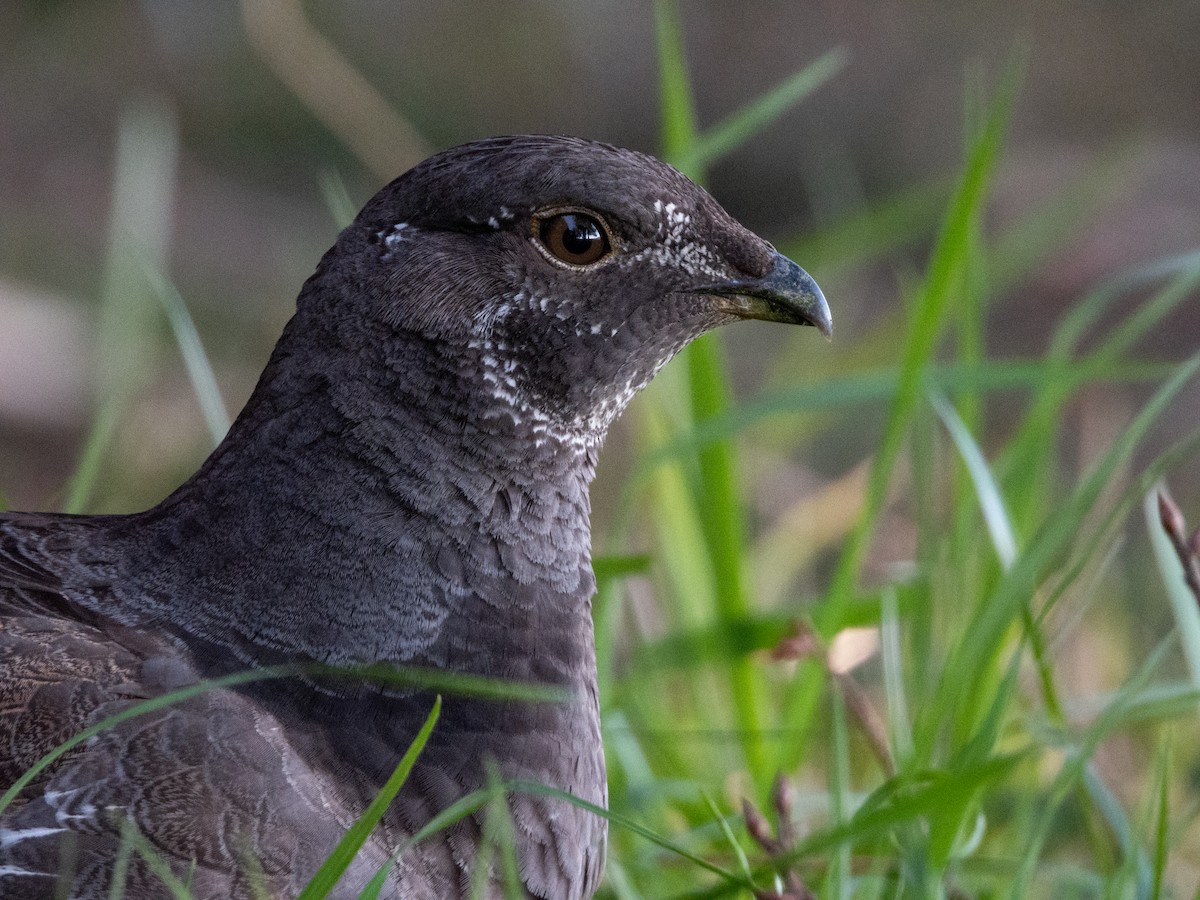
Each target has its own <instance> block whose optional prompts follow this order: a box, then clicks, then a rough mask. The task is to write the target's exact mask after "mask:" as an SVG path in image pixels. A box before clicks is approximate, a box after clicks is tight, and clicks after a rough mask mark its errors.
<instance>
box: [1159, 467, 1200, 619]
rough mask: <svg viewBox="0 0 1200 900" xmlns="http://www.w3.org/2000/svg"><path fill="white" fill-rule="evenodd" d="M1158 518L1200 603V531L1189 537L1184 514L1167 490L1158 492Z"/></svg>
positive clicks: (1185, 579) (1187, 581)
mask: <svg viewBox="0 0 1200 900" xmlns="http://www.w3.org/2000/svg"><path fill="white" fill-rule="evenodd" d="M1158 518H1159V520H1160V521H1161V522H1162V527H1163V531H1165V532H1166V534H1167V537H1168V538H1170V539H1171V545H1172V546H1173V547H1174V548H1175V554H1176V555H1177V556H1178V557H1179V562H1180V564H1181V565H1182V566H1183V580H1184V582H1186V584H1187V586H1188V589H1189V590H1190V591H1191V592H1192V596H1194V597H1195V598H1196V602H1197V603H1200V529H1198V530H1197V531H1195V532H1194V533H1193V534H1192V535H1191V536H1190V537H1189V536H1188V533H1187V523H1186V522H1185V521H1184V518H1183V512H1182V511H1180V509H1179V506H1178V504H1176V503H1175V501H1174V500H1172V499H1171V495H1170V494H1168V493H1167V491H1166V488H1162V489H1160V490H1159V492H1158Z"/></svg>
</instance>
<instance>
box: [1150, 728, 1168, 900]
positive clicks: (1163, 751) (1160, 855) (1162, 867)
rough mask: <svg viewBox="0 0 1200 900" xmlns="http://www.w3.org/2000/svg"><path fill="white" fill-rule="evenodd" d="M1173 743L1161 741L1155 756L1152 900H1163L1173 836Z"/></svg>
mask: <svg viewBox="0 0 1200 900" xmlns="http://www.w3.org/2000/svg"><path fill="white" fill-rule="evenodd" d="M1171 750H1172V741H1171V740H1170V738H1169V737H1168V739H1167V740H1164V741H1161V742H1160V743H1159V745H1158V752H1157V753H1156V754H1155V756H1156V760H1155V766H1154V784H1155V785H1157V786H1158V791H1157V795H1158V796H1157V806H1158V809H1157V811H1156V812H1157V816H1156V818H1155V822H1154V860H1153V865H1154V870H1153V883H1152V885H1151V889H1150V898H1151V900H1162V895H1163V877H1164V875H1165V874H1166V871H1167V849H1168V846H1169V844H1170V835H1171V772H1172V771H1173V769H1172V766H1171V762H1172V755H1173V754H1172V752H1171Z"/></svg>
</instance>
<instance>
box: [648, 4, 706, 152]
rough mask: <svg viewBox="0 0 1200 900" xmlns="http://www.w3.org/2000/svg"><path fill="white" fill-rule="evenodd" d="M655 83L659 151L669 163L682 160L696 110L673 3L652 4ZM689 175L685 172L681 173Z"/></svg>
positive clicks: (691, 139)
mask: <svg viewBox="0 0 1200 900" xmlns="http://www.w3.org/2000/svg"><path fill="white" fill-rule="evenodd" d="M654 25H655V36H656V39H657V42H658V81H659V90H660V99H661V103H662V110H661V113H660V115H661V118H662V148H663V155H664V156H666V158H667V160H668V161H669V162H678V161H681V160H683V159H684V158H685V157H686V156H687V153H688V151H689V149H690V148H691V147H692V146H693V145H694V144H695V142H696V133H697V131H696V110H695V107H694V106H693V103H692V89H691V84H690V80H689V78H688V73H687V60H686V59H685V55H684V51H683V26H682V24H681V22H680V20H679V7H678V4H677V3H676V0H657V2H656V3H655V4H654ZM681 171H683V172H684V173H685V174H688V175H691V174H692V172H689V171H688V170H687V169H681Z"/></svg>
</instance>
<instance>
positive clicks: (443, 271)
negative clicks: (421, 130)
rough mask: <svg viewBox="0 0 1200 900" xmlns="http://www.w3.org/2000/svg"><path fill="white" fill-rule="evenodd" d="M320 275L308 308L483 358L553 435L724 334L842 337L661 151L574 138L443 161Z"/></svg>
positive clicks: (403, 191) (610, 413) (510, 141)
mask: <svg viewBox="0 0 1200 900" xmlns="http://www.w3.org/2000/svg"><path fill="white" fill-rule="evenodd" d="M322 271H323V272H324V273H326V274H332V273H334V272H336V273H337V275H336V277H337V278H338V279H339V280H340V287H341V288H342V289H341V290H337V291H333V292H330V291H328V290H322V291H312V290H310V291H308V292H306V295H307V297H308V298H310V299H312V300H313V302H314V304H315V305H318V306H319V305H321V303H320V302H319V301H317V300H316V298H318V297H320V298H324V302H325V303H328V302H329V300H330V298H331V297H332V298H335V300H334V302H336V303H339V304H345V305H358V306H359V307H360V308H359V309H358V310H357V315H360V316H366V317H367V318H369V319H371V320H373V321H374V322H376V323H377V324H381V325H384V326H386V327H387V328H389V329H395V330H396V331H398V332H403V333H407V334H417V335H420V336H422V337H423V338H424V339H426V340H428V341H430V342H433V343H436V344H438V345H439V346H442V347H447V348H453V350H454V351H455V352H458V353H460V354H462V355H463V357H464V358H470V359H473V360H476V361H477V362H478V365H479V366H481V367H482V368H483V370H484V371H483V378H484V381H485V382H486V383H487V384H488V385H489V386H490V388H491V390H492V392H493V394H494V397H493V399H494V400H497V401H499V402H500V403H502V404H503V405H505V406H506V407H507V408H508V409H510V410H511V411H512V412H513V414H514V416H515V417H516V418H518V419H521V418H524V419H526V420H530V421H532V422H533V424H534V426H535V427H540V428H541V429H543V430H544V431H546V432H549V433H556V434H560V435H562V434H566V435H574V436H583V437H598V436H601V435H602V434H603V431H604V429H605V428H606V427H607V425H608V424H609V423H610V422H611V420H612V418H613V417H614V416H615V415H616V414H617V413H619V412H620V410H621V409H622V408H623V407H624V405H625V403H626V402H627V401H628V400H629V398H630V397H631V396H632V395H633V394H634V393H635V392H636V391H637V390H638V389H639V388H641V387H642V386H644V385H645V384H646V383H647V382H648V381H649V380H650V378H651V377H653V375H654V374H655V372H657V371H658V369H659V368H661V366H662V365H663V364H664V363H666V362H667V360H669V359H670V358H671V356H672V355H674V354H675V353H676V352H677V351H679V350H680V349H681V348H682V347H683V346H684V345H685V344H687V343H688V341H690V340H691V339H692V338H694V337H696V336H698V335H699V334H701V333H703V332H704V331H707V330H708V329H711V328H713V327H715V326H717V325H721V324H723V323H725V322H729V321H732V320H735V319H747V318H756V319H769V320H775V321H782V322H792V323H798V324H806V325H814V326H816V327H817V328H818V329H819V330H820V331H821V332H822V333H824V334H825V335H827V336H828V335H829V333H830V328H831V322H830V315H829V309H828V307H827V306H826V304H825V299H824V297H823V296H822V295H821V291H820V289H819V288H818V287H817V285H816V284H815V282H813V280H812V279H811V278H810V277H809V276H808V275H807V274H806V273H805V272H804V270H803V269H801V268H800V267H799V266H797V265H796V264H795V263H793V262H791V261H790V260H788V259H786V258H785V257H783V256H781V255H780V254H779V253H777V252H776V251H775V250H774V248H773V247H772V246H771V245H770V244H768V243H767V242H766V241H764V240H762V239H761V238H759V237H758V236H756V235H754V234H753V233H751V232H750V231H748V230H747V229H746V228H744V227H742V226H741V225H740V224H738V223H737V222H736V221H735V220H734V219H733V218H732V217H730V216H729V214H728V213H726V212H725V210H724V209H722V208H721V206H720V205H718V204H717V202H716V201H715V200H713V198H712V197H711V196H710V195H709V194H708V193H707V192H705V191H704V190H703V189H702V188H700V187H699V186H697V185H696V184H694V183H693V182H692V181H690V180H689V179H688V178H686V177H685V176H684V175H682V174H681V173H679V172H678V171H676V170H675V169H673V168H671V167H670V166H668V165H666V164H664V163H662V162H659V161H658V160H656V159H654V158H652V157H650V156H646V155H644V154H641V153H637V152H633V151H629V150H623V149H618V148H616V147H611V146H608V145H606V144H601V143H596V142H592V141H586V140H581V139H577V138H567V137H548V136H521V137H506V138H494V139H490V140H483V141H477V142H475V143H471V144H466V145H464V146H461V147H458V148H455V149H452V150H449V151H446V152H444V153H442V154H439V155H437V156H434V157H433V158H431V159H429V160H427V161H425V162H424V163H422V164H420V165H418V166H417V167H416V168H414V169H412V170H411V171H409V172H408V173H406V174H405V175H402V176H401V177H400V178H398V179H396V180H395V181H393V182H392V183H391V184H389V185H388V186H387V187H385V188H383V189H382V190H381V191H380V192H379V193H378V194H377V195H376V196H375V198H374V199H373V200H371V201H370V202H369V203H368V204H367V206H366V207H365V208H364V209H363V210H362V212H361V213H360V214H359V215H358V217H357V218H356V220H355V221H354V223H353V224H352V225H351V226H350V227H349V228H347V229H346V230H345V231H344V232H343V233H342V235H341V237H340V238H339V240H338V243H337V245H336V247H335V248H334V250H333V251H332V252H331V255H330V256H329V257H327V260H326V265H325V266H323V267H322ZM347 276H349V279H348V280H347ZM322 282H323V279H322V272H318V275H317V276H316V277H315V283H316V284H322ZM347 288H348V289H347ZM305 305H306V304H305V298H304V297H302V299H301V311H302V312H303V311H304V308H305ZM363 307H365V308H363ZM319 315H320V316H321V317H322V318H323V319H327V318H328V317H329V315H330V311H329V310H327V309H321V310H320V311H319ZM471 374H472V376H473V377H474V379H475V380H476V381H478V377H479V373H478V372H472V373H471Z"/></svg>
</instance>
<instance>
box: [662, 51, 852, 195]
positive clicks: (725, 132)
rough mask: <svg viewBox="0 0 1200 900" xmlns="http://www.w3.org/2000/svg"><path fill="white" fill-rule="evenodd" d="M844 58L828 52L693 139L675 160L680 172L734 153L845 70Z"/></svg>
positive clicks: (843, 54) (699, 168) (696, 169)
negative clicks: (682, 153)
mask: <svg viewBox="0 0 1200 900" xmlns="http://www.w3.org/2000/svg"><path fill="white" fill-rule="evenodd" d="M847 56H848V54H847V53H846V51H845V50H843V49H842V48H836V49H834V50H830V51H829V52H827V53H826V54H825V55H824V56H821V57H820V58H818V59H817V60H815V61H814V62H812V63H810V64H809V65H807V66H805V67H804V68H803V69H801V70H800V71H799V72H796V73H794V74H793V75H792V76H791V77H789V78H787V79H785V80H784V81H783V82H781V83H780V84H778V85H776V86H775V87H774V88H772V89H771V90H769V91H767V92H766V93H765V94H763V95H762V96H760V97H759V98H758V99H756V100H754V101H753V102H752V103H749V104H747V105H746V106H745V107H744V108H742V109H740V110H739V111H738V112H736V113H734V114H733V115H732V116H730V117H729V118H727V119H725V120H724V121H723V122H721V123H720V124H719V125H717V126H715V127H714V128H712V129H711V130H709V131H708V132H706V133H704V134H702V135H700V136H698V137H696V138H695V139H694V140H693V141H692V143H691V145H690V146H689V147H688V148H687V150H686V151H684V155H683V156H682V157H680V158H679V159H678V161H677V162H678V165H679V168H680V170H681V171H684V172H703V171H705V169H706V168H707V167H708V166H710V165H711V164H712V163H714V162H716V161H717V160H719V159H721V158H722V157H724V156H726V155H728V154H729V153H731V152H732V151H734V150H736V149H737V148H738V147H740V146H741V145H742V144H744V143H745V142H746V141H747V140H749V139H750V138H752V137H754V136H755V135H756V134H758V133H759V132H760V131H762V130H763V129H764V128H766V127H767V126H768V125H770V124H771V123H772V122H774V121H775V120H776V119H778V118H779V117H780V116H781V115H783V114H784V113H785V112H787V111H788V110H789V109H791V108H792V107H793V106H795V105H796V104H797V103H799V102H800V101H801V100H803V99H804V98H805V97H808V96H809V95H810V94H812V93H813V92H814V91H815V90H817V88H819V87H821V85H823V84H825V83H826V82H827V81H829V80H830V79H831V78H833V76H835V75H836V74H837V73H838V72H840V71H841V70H842V69H843V68H844V67H845V65H846V59H847Z"/></svg>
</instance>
